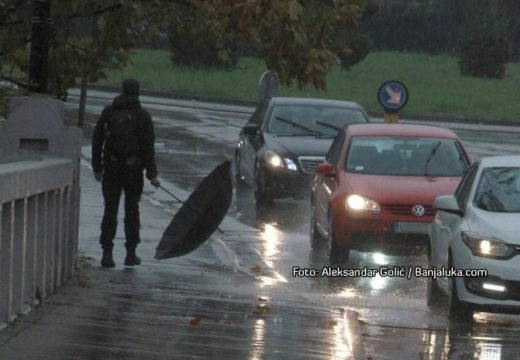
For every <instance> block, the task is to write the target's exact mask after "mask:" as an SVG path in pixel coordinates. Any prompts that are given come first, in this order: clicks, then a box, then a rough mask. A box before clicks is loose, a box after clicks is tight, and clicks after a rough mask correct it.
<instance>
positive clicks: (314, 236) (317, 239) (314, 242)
mask: <svg viewBox="0 0 520 360" xmlns="http://www.w3.org/2000/svg"><path fill="white" fill-rule="evenodd" d="M315 211H316V207H315V205H314V201H312V200H311V219H310V220H311V221H310V231H309V238H310V241H311V248H312V249H318V248H319V247H320V245H323V236H321V234H320V232H319V231H318V229H317V228H316V215H315Z"/></svg>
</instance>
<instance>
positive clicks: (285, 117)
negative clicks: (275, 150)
mask: <svg viewBox="0 0 520 360" xmlns="http://www.w3.org/2000/svg"><path fill="white" fill-rule="evenodd" d="M366 122H367V120H366V118H365V115H364V114H363V113H362V112H361V111H360V110H358V109H351V108H342V107H337V106H317V105H278V106H276V107H274V108H273V111H272V112H271V115H270V117H269V123H268V125H267V132H269V133H271V134H274V135H278V136H326V137H333V136H335V135H336V133H337V132H338V130H340V129H343V128H344V127H345V125H348V124H358V123H366Z"/></svg>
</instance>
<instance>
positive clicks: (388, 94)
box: [377, 80, 408, 124]
mask: <svg viewBox="0 0 520 360" xmlns="http://www.w3.org/2000/svg"><path fill="white" fill-rule="evenodd" d="M377 100H378V101H379V103H380V104H381V106H382V107H383V109H384V116H383V121H384V122H385V123H387V124H396V123H398V122H399V110H401V109H403V108H404V107H405V106H406V103H407V102H408V89H407V88H406V86H405V85H404V84H403V83H402V82H400V81H397V80H390V81H385V82H384V83H383V84H382V85H381V86H380V87H379V90H378V91H377Z"/></svg>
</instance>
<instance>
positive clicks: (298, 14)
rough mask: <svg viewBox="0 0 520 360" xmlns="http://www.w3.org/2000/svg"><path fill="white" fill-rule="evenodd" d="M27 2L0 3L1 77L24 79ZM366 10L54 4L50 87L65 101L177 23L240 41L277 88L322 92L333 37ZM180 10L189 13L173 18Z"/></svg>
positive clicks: (232, 2)
mask: <svg viewBox="0 0 520 360" xmlns="http://www.w3.org/2000/svg"><path fill="white" fill-rule="evenodd" d="M31 3H32V2H31V1H30V0H10V1H0V28H1V29H2V31H1V32H0V49H2V50H1V52H0V64H1V65H2V67H1V74H2V76H3V79H4V80H8V81H15V82H21V83H23V82H24V81H23V80H19V79H24V78H26V74H27V71H28V59H29V55H28V50H29V46H28V44H29V43H30V42H31V39H30V22H29V19H30V8H31ZM364 5H365V0H284V1H278V0H135V1H131V0H104V1H100V0H53V1H52V7H51V12H52V17H53V19H54V23H55V25H54V31H53V36H52V39H51V48H50V63H49V90H50V92H51V93H53V94H56V95H58V96H61V97H63V96H65V94H66V90H67V89H68V88H70V87H72V86H74V85H75V84H76V83H77V81H78V80H79V79H81V78H86V79H88V81H90V82H93V81H97V80H98V79H100V78H103V77H104V76H105V73H106V71H107V70H108V69H111V68H118V67H122V66H124V65H125V64H127V63H128V61H129V54H130V51H131V49H132V48H133V47H135V46H136V44H137V43H138V42H143V41H144V42H147V41H150V39H152V38H153V37H154V36H157V35H158V34H159V33H160V32H161V29H162V28H163V24H168V23H169V24H174V25H179V24H181V23H182V22H183V21H188V22H189V23H187V24H186V23H184V24H182V25H183V26H184V27H185V28H188V27H189V28H190V29H191V31H192V34H196V36H197V37H199V38H202V37H205V36H206V34H209V33H211V34H212V38H213V39H212V42H214V44H215V45H216V46H217V47H218V46H220V45H222V44H227V43H229V41H232V40H233V39H234V38H236V37H237V36H239V37H240V38H241V39H242V40H243V41H246V42H247V43H248V45H250V46H252V47H254V48H255V49H257V50H258V54H259V55H260V56H261V57H263V59H264V60H265V63H266V65H267V67H268V68H269V69H271V70H273V71H275V72H276V73H277V75H278V77H279V79H280V80H281V82H282V83H283V84H290V83H292V82H294V81H295V82H296V83H297V84H298V85H299V86H300V87H304V86H306V85H313V86H315V87H317V88H321V89H324V88H325V86H326V84H325V75H326V73H327V72H328V71H329V70H330V69H331V68H332V67H333V66H335V65H336V64H337V63H338V57H337V53H338V49H337V47H336V46H335V44H334V43H333V41H334V36H333V35H334V34H335V33H337V30H338V28H347V29H354V28H355V27H356V26H357V22H358V19H359V18H360V16H361V15H362V13H363V7H364ZM181 11H182V12H187V13H189V14H190V15H191V16H190V17H182V16H178V14H180V12H181ZM93 35H94V36H93ZM343 50H344V49H343ZM16 79H18V80H16Z"/></svg>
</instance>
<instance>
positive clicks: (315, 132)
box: [275, 116, 324, 136]
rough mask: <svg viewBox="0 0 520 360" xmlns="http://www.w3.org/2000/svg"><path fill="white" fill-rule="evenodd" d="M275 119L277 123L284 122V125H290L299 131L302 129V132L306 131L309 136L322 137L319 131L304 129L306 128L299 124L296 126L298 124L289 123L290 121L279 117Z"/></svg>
mask: <svg viewBox="0 0 520 360" xmlns="http://www.w3.org/2000/svg"><path fill="white" fill-rule="evenodd" d="M275 119H276V120H278V121H281V122H284V123H286V124H289V125H292V126H294V127H297V128H299V129H302V130H304V131H307V132H308V133H309V134H311V135H314V136H321V135H324V134H323V133H321V132H319V131H316V130H312V129H309V128H308V127H306V126H303V125H301V124H298V123H295V122H292V121H290V120H287V119H284V118H282V117H279V116H276V117H275Z"/></svg>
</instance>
